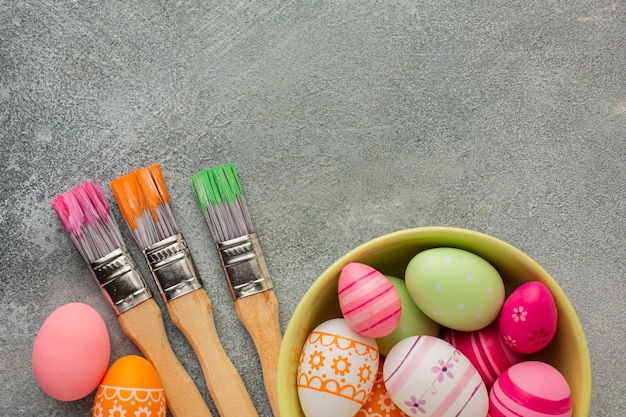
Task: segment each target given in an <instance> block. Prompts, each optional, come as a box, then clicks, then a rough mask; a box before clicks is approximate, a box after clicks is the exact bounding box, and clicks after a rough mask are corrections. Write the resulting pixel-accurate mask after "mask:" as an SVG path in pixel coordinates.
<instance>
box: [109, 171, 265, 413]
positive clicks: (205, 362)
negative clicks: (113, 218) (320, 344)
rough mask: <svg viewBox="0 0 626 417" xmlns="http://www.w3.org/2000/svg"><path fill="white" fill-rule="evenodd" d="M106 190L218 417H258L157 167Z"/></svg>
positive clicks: (113, 182)
mask: <svg viewBox="0 0 626 417" xmlns="http://www.w3.org/2000/svg"><path fill="white" fill-rule="evenodd" d="M111 189H112V190H113V195H114V196H115V199H116V201H117V204H118V206H119V207H120V211H121V212H122V214H123V216H124V219H125V220H126V223H127V225H128V227H129V228H130V231H131V233H132V235H133V237H134V238H135V241H136V242H137V245H139V246H140V247H141V249H142V250H143V253H144V256H145V258H146V261H147V263H148V265H149V267H150V271H151V272H152V276H153V278H154V280H155V282H156V283H157V286H158V287H159V290H160V292H161V295H162V297H163V300H164V301H165V305H166V307H167V310H168V311H169V313H170V316H171V318H172V321H173V322H174V324H175V325H176V327H178V329H179V330H180V331H181V332H182V333H183V334H184V335H185V337H186V338H187V340H188V341H189V343H190V344H191V346H192V347H193V349H194V351H195V353H196V356H197V357H198V360H199V362H200V365H201V367H202V371H203V373H204V378H205V380H206V383H207V387H208V389H209V392H210V393H211V396H212V397H213V401H214V402H215V405H216V407H217V410H218V412H219V414H220V416H222V417H240V416H246V417H247V416H250V417H254V416H258V414H257V411H256V409H255V408H254V405H253V403H252V400H251V399H250V396H249V394H248V391H247V390H246V387H245V386H244V383H243V381H242V380H241V376H240V375H239V373H238V372H237V369H236V368H235V366H234V365H233V363H232V362H231V360H230V358H229V357H228V355H227V354H226V352H225V351H224V347H223V346H222V344H221V342H220V340H219V337H218V334H217V330H216V328H215V322H214V319H213V309H212V304H211V300H210V299H209V296H208V295H207V293H206V291H205V290H204V288H203V285H202V281H201V279H200V275H199V273H198V270H197V268H196V266H195V263H194V261H193V258H192V257H191V252H190V251H189V248H188V246H187V243H186V241H185V239H184V238H183V235H182V233H181V232H180V230H179V228H178V226H177V225H176V221H175V219H174V215H173V213H172V210H171V207H170V204H169V195H168V191H167V187H166V186H165V181H164V179H163V173H162V171H161V167H160V165H158V164H154V165H151V166H150V167H147V168H140V169H138V170H136V171H133V172H131V173H129V174H127V175H125V176H122V177H119V178H117V179H115V180H114V181H112V182H111Z"/></svg>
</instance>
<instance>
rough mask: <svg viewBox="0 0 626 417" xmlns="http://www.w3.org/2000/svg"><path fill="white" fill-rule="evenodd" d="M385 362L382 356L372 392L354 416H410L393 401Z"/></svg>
mask: <svg viewBox="0 0 626 417" xmlns="http://www.w3.org/2000/svg"><path fill="white" fill-rule="evenodd" d="M383 363H384V359H383V357H382V356H381V357H380V361H379V363H378V372H376V380H375V381H374V387H373V388H372V392H370V395H369V396H368V397H367V399H366V400H365V404H363V407H361V409H360V410H359V412H358V413H356V415H355V416H354V417H409V416H408V414H405V413H404V411H402V410H400V409H399V408H398V407H397V406H396V405H395V404H394V403H393V401H392V400H391V397H390V396H389V394H388V393H387V388H385V383H384V378H383Z"/></svg>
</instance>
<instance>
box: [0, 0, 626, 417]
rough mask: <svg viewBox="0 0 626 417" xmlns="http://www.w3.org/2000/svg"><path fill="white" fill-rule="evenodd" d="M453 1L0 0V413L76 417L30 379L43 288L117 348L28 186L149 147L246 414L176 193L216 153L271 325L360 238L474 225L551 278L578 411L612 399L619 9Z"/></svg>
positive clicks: (185, 358) (191, 366)
mask: <svg viewBox="0 0 626 417" xmlns="http://www.w3.org/2000/svg"><path fill="white" fill-rule="evenodd" d="M460 3H462V2H449V1H430V0H429V1H422V2H416V1H358V2H357V1H314V2H288V1H275V0H270V1H257V2H255V1H237V2H216V1H211V2H182V1H173V2H165V1H159V2H131V3H130V4H126V2H116V1H103V2H95V1H86V2H76V1H3V0H0V123H1V126H2V128H1V130H0V138H1V142H0V154H1V156H2V158H1V160H2V161H3V166H4V167H3V169H2V172H1V173H0V187H1V188H0V190H1V192H0V194H1V203H0V226H1V228H2V229H1V231H2V236H4V240H3V241H2V255H1V259H0V283H1V285H0V317H2V325H1V326H0V343H1V344H0V346H1V347H2V354H1V355H0V415H2V416H38V415H42V414H43V415H47V416H89V415H90V411H89V409H90V406H91V403H92V401H93V397H92V396H90V397H87V398H86V399H84V400H80V401H77V402H73V403H62V402H58V401H55V400H53V399H51V398H49V397H47V396H46V395H45V394H44V393H43V392H42V391H41V390H40V389H39V388H38V386H37V385H36V383H35V381H34V378H33V375H32V372H31V368H30V366H31V365H30V353H31V348H32V343H33V341H34V338H35V335H36V333H37V330H38V328H39V326H40V325H41V323H42V322H43V320H44V319H45V317H46V316H47V315H48V314H50V313H51V312H52V311H53V310H54V309H56V308H57V307H59V306H61V305H62V304H65V303H68V302H72V301H82V302H85V303H88V304H90V305H91V306H93V307H95V308H96V309H97V310H98V311H99V312H100V313H101V314H102V316H103V317H104V319H105V321H106V323H107V325H108V326H109V331H110V335H111V341H112V355H113V358H112V359H116V358H117V357H119V356H122V355H126V354H131V353H136V352H137V351H136V350H135V348H134V346H133V345H132V344H131V343H130V342H129V341H128V340H126V338H125V337H124V336H123V334H122V333H121V331H120V328H119V325H118V324H117V321H116V319H115V317H114V315H113V313H112V312H111V310H110V309H109V307H108V305H107V304H106V303H105V302H104V300H103V298H102V296H101V295H100V292H99V290H98V288H97V286H96V285H95V283H94V282H93V281H92V278H91V275H90V272H89V270H88V269H87V268H86V267H85V265H84V264H83V261H82V260H81V258H80V257H79V255H78V253H77V252H76V250H75V249H74V247H73V246H72V244H71V243H70V240H69V239H68V237H67V235H66V234H65V231H64V230H63V229H62V226H61V224H60V222H59V221H58V219H57V218H56V215H55V213H54V212H53V210H52V209H51V208H50V201H51V199H52V198H53V197H54V196H55V195H57V194H59V193H61V192H64V191H66V190H68V189H70V188H71V187H73V186H74V185H76V184H78V183H80V182H82V181H85V180H87V179H93V178H97V179H99V180H100V181H101V182H102V183H103V184H104V185H105V186H106V187H105V192H106V193H107V195H108V196H109V197H111V193H110V188H108V183H109V181H111V180H112V179H114V178H115V177H116V176H117V175H121V174H125V173H127V172H128V171H129V170H131V169H133V168H136V167H138V166H142V165H145V164H149V163H153V162H158V163H160V164H161V165H162V167H163V171H164V175H165V179H166V182H167V184H168V187H169V189H170V192H171V195H172V207H173V210H174V213H175V215H176V217H177V220H178V223H179V226H180V228H181V229H182V231H183V233H184V234H185V235H186V237H187V240H188V242H189V244H190V246H191V249H192V252H193V253H194V256H195V259H196V262H197V263H198V267H199V269H200V272H201V274H202V276H203V277H204V280H205V282H206V283H207V291H208V293H209V295H210V297H211V299H212V300H213V303H214V311H215V317H216V322H217V325H218V330H219V333H220V335H221V337H222V341H223V343H224V345H225V346H226V348H227V350H228V352H229V354H230V356H231V358H232V360H233V362H234V363H235V364H236V366H237V368H238V369H239V371H240V372H241V374H242V376H243V379H244V382H245V383H246V385H247V386H248V388H249V389H250V391H251V393H252V395H253V398H254V401H255V403H256V405H257V407H258V409H259V411H260V413H261V415H262V416H269V415H270V409H269V406H268V404H267V401H266V399H265V394H264V391H263V388H262V378H261V372H260V368H259V364H258V362H257V359H256V355H255V351H254V348H253V345H252V342H251V341H250V340H249V339H248V338H247V335H246V332H245V330H244V329H243V327H242V326H241V325H240V324H239V322H238V321H237V320H236V317H235V313H234V309H233V306H232V302H231V299H230V295H229V293H228V290H227V287H226V285H225V283H224V279H223V275H222V273H221V271H220V268H219V265H218V260H217V255H216V253H215V251H214V249H213V247H212V244H211V243H210V238H209V235H208V231H207V229H206V226H205V225H204V220H203V218H202V216H201V214H200V213H199V210H198V209H197V208H196V203H195V200H194V197H193V194H192V191H191V188H190V178H191V176H192V175H193V174H194V173H196V172H197V171H199V170H201V169H204V168H207V167H210V166H213V165H216V164H221V163H225V162H232V163H234V164H235V165H236V166H237V167H238V169H239V171H240V176H241V180H242V183H243V186H244V190H245V193H246V197H247V199H248V204H249V206H250V212H251V216H252V218H253V221H254V223H255V225H256V228H257V232H258V234H259V236H260V238H261V242H262V245H263V249H264V252H265V255H266V257H267V261H268V264H269V268H270V271H271V272H272V275H273V277H274V280H275V283H276V292H277V295H278V298H279V300H280V303H281V316H280V319H281V325H282V327H283V329H284V328H285V326H286V325H287V323H288V321H289V317H290V314H291V313H292V311H293V310H294V308H295V307H296V304H297V302H298V300H299V299H300V298H301V296H302V295H303V294H304V292H305V291H306V289H307V288H308V287H309V286H310V284H311V283H312V282H313V280H314V279H315V278H316V276H318V275H319V274H320V273H321V272H322V271H323V270H324V269H325V268H326V267H327V266H329V265H330V264H331V263H332V261H333V260H334V259H336V258H338V257H339V256H340V255H343V254H344V253H345V252H347V251H348V250H350V249H351V248H353V247H355V246H357V245H358V244H360V243H362V242H365V241H367V240H369V239H371V238H373V237H376V236H379V235H382V234H385V233H388V232H392V231H396V230H399V229H404V228H410V227H416V226H428V225H449V226H460V227H464V228H469V229H474V230H478V231H481V232H485V233H488V234H491V235H493V236H496V237H498V238H500V239H503V240H505V241H507V242H509V243H511V244H513V245H515V246H517V247H518V248H520V249H522V250H523V251H525V252H526V253H528V254H529V255H530V256H531V257H533V258H534V259H536V260H537V261H538V262H539V263H540V264H541V265H542V266H543V267H544V268H546V269H547V270H548V271H549V272H550V273H551V274H552V275H553V276H554V278H555V279H556V280H557V281H558V283H559V284H560V285H561V287H562V288H563V290H564V291H565V293H566V294H567V295H568V296H569V297H570V299H571V302H572V304H573V306H574V308H575V309H576V311H577V312H578V314H579V317H580V320H581V322H582V324H583V327H584V330H585V332H586V335H587V338H588V344H589V348H590V352H591V361H592V366H593V377H594V381H593V395H592V407H591V413H590V415H592V416H598V417H607V416H620V415H623V412H624V406H625V405H626V403H625V400H624V398H625V396H626V391H625V387H626V379H625V376H624V375H625V374H624V369H626V356H625V354H624V346H625V345H624V339H625V337H626V326H625V318H624V317H625V316H626V313H625V312H626V301H625V299H626V284H625V276H624V271H625V270H626V268H625V267H626V244H625V231H626V230H625V229H626V228H625V226H626V206H625V202H626V169H625V168H626V166H625V164H626V162H625V161H626V139H625V132H626V88H625V81H626V70H625V69H626V57H625V49H624V45H625V41H626V27H625V22H626V19H625V18H626V14H625V5H624V2H623V1H612V0H598V1H594V2H590V1H568V2H565V1H545V2H544V1H542V2H539V1H509V2H500V3H502V4H496V2H489V1H484V0H477V1H471V2H466V3H467V4H465V5H463V4H460ZM111 201H112V200H111ZM114 207H115V206H114ZM115 216H116V217H117V219H118V220H121V216H120V215H119V211H118V210H117V208H116V207H115ZM121 224H122V226H123V227H122V228H121V229H122V232H123V234H124V236H125V238H126V239H127V241H128V242H130V243H131V244H130V246H131V248H132V249H133V251H134V252H133V253H134V254H135V255H136V259H141V258H140V256H141V255H140V253H139V252H138V251H137V249H136V247H135V246H134V243H133V242H132V239H131V235H130V233H129V232H128V230H127V229H126V226H125V225H124V224H123V223H121ZM142 269H143V271H144V272H146V273H147V269H145V268H143V265H142ZM159 301H160V300H159ZM168 331H169V333H170V336H171V341H172V344H173V346H174V348H175V350H176V351H177V352H178V354H179V356H180V358H181V361H182V362H183V364H184V365H185V367H186V369H187V370H188V372H189V373H190V374H191V375H192V376H193V378H194V379H195V381H196V382H197V384H198V386H199V387H200V389H201V391H202V392H206V389H205V386H204V380H203V378H202V373H201V370H200V367H199V365H198V363H197V361H196V360H195V357H194V356H193V352H192V350H191V348H190V347H189V346H188V345H187V343H186V341H185V340H184V338H183V337H182V336H181V334H180V333H178V331H177V330H176V329H175V328H174V327H173V326H172V325H171V324H170V323H169V322H168ZM206 397H207V401H208V402H209V403H210V407H211V409H212V410H213V412H214V415H216V416H217V412H216V411H215V408H214V406H213V403H212V402H210V399H209V398H208V394H206Z"/></svg>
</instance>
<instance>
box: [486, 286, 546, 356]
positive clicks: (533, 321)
mask: <svg viewBox="0 0 626 417" xmlns="http://www.w3.org/2000/svg"><path fill="white" fill-rule="evenodd" d="M498 327H499V329H500V335H501V336H502V337H503V338H504V341H505V342H506V343H507V344H508V345H509V347H510V348H511V349H512V350H514V351H516V352H520V353H535V352H538V351H540V350H541V349H543V348H544V347H546V346H547V345H548V343H550V341H552V338H553V337H554V334H555V333H556V327H557V310H556V303H555V302H554V298H553V297H552V294H551V293H550V290H549V289H548V288H547V287H546V286H545V285H544V284H542V283H540V282H537V281H532V282H527V283H525V284H523V285H521V286H519V287H518V288H517V289H516V290H515V291H513V293H511V295H510V296H509V297H508V298H507V299H506V301H505V302H504V305H503V306H502V311H501V312H500V316H499V317H498Z"/></svg>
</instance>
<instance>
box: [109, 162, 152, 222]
mask: <svg viewBox="0 0 626 417" xmlns="http://www.w3.org/2000/svg"><path fill="white" fill-rule="evenodd" d="M111 190H112V191H113V195H114V196H115V200H116V201H117V205H118V206H119V208H120V211H121V212H122V216H124V220H126V223H128V227H130V228H131V229H136V228H137V222H136V221H135V219H136V218H138V217H140V216H141V214H142V211H143V207H144V204H143V201H142V198H141V192H140V189H139V182H138V181H137V175H136V174H135V172H131V173H130V174H128V175H125V176H123V177H120V178H117V179H115V180H113V181H111Z"/></svg>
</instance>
